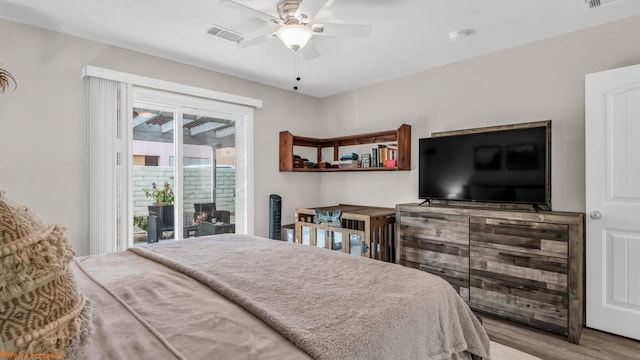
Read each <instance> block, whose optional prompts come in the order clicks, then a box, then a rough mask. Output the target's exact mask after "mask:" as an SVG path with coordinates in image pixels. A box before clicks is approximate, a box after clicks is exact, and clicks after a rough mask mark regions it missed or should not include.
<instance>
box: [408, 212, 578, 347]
mask: <svg viewBox="0 0 640 360" xmlns="http://www.w3.org/2000/svg"><path fill="white" fill-rule="evenodd" d="M583 256H584V214H582V213H566V212H548V211H547V212H533V211H517V210H502V209H483V208H473V207H453V206H426V205H424V206H419V205H418V204H401V205H397V206H396V261H397V262H398V263H399V264H402V265H404V266H409V267H413V268H416V269H420V270H423V271H427V272H429V273H432V274H436V275H439V276H441V277H442V278H444V279H445V280H447V281H448V282H449V283H451V285H452V286H453V287H454V288H455V289H456V290H457V291H458V293H459V294H460V296H461V297H462V298H463V299H465V300H466V301H467V302H468V304H469V306H470V307H471V308H472V309H473V310H476V311H481V312H486V313H490V314H493V315H497V316H500V317H503V318H507V319H510V320H514V321H518V322H521V323H523V324H527V325H530V326H534V327H537V328H540V329H544V330H548V331H553V332H556V333H559V334H562V335H564V336H566V337H567V338H568V340H569V341H571V342H573V343H576V344H577V343H579V341H580V336H581V334H582V324H583V317H584V315H583V314H584V307H583V292H584V290H583V282H584V279H583V272H584V260H583Z"/></svg>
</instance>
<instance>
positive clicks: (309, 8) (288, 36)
mask: <svg viewBox="0 0 640 360" xmlns="http://www.w3.org/2000/svg"><path fill="white" fill-rule="evenodd" d="M333 1H335V0H279V2H278V4H277V7H276V8H277V10H278V16H279V17H275V16H272V15H270V14H267V13H265V12H262V11H260V10H256V9H254V8H252V7H249V6H246V5H243V4H241V3H239V2H237V1H234V0H219V3H220V4H221V5H224V6H227V7H229V8H232V9H235V10H238V11H241V12H244V13H246V14H249V15H252V16H254V17H257V18H259V19H261V20H264V21H267V22H269V23H271V24H274V25H276V28H275V29H273V28H272V29H270V30H269V32H268V33H266V34H262V35H259V36H257V37H254V38H252V39H248V40H243V41H241V42H239V45H240V46H242V47H248V46H252V45H256V44H259V43H261V42H263V41H266V40H268V39H271V38H274V37H277V38H279V39H280V40H281V41H282V42H283V43H284V44H285V45H286V46H287V47H288V48H289V49H291V50H293V51H299V50H300V52H301V53H302V55H303V56H304V57H305V58H306V59H307V60H311V59H314V58H316V57H318V56H319V55H320V53H319V52H318V49H317V48H316V47H315V46H314V45H313V42H309V40H310V39H311V38H312V37H314V36H316V35H322V36H346V37H355V38H367V37H369V35H371V29H372V27H371V25H356V24H320V23H314V22H313V18H314V17H315V16H316V14H317V13H318V12H319V11H320V10H321V9H322V8H323V7H325V5H327V3H329V2H333ZM274 30H275V31H274Z"/></svg>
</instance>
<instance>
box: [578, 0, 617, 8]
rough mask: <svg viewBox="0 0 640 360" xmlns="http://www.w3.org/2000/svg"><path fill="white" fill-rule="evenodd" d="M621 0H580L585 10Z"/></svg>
mask: <svg viewBox="0 0 640 360" xmlns="http://www.w3.org/2000/svg"><path fill="white" fill-rule="evenodd" d="M617 1H620V0H580V2H581V3H582V7H584V9H585V10H591V9H596V8H599V7H601V6H602V5H607V4H611V3H613V2H617Z"/></svg>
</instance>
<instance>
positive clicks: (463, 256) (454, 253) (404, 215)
mask: <svg viewBox="0 0 640 360" xmlns="http://www.w3.org/2000/svg"><path fill="white" fill-rule="evenodd" d="M400 217H401V219H400V226H399V227H398V232H399V234H400V236H401V237H402V239H403V240H402V241H403V244H402V247H400V249H399V251H400V253H399V263H400V264H401V265H405V266H408V267H412V268H415V269H420V270H423V271H427V272H429V273H432V274H435V275H438V276H440V277H442V278H443V279H445V280H447V281H448V282H449V283H450V284H451V285H452V286H453V287H454V288H455V289H456V291H457V292H458V293H459V294H460V296H461V297H462V298H463V299H465V300H469V217H467V216H456V215H440V214H429V213H417V212H401V213H400Z"/></svg>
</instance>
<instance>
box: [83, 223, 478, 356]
mask: <svg viewBox="0 0 640 360" xmlns="http://www.w3.org/2000/svg"><path fill="white" fill-rule="evenodd" d="M149 260H153V261H149ZM80 264H81V267H82V268H83V270H84V271H77V272H78V273H79V275H80V276H81V277H82V276H84V278H82V279H81V280H79V282H80V283H81V286H83V287H87V288H92V291H94V292H96V293H98V294H102V295H101V296H102V297H103V298H104V300H106V301H107V302H109V301H111V305H110V306H111V308H113V309H115V308H118V307H119V308H121V310H126V313H128V314H130V315H128V316H129V317H131V318H135V321H133V320H132V319H126V320H123V321H133V322H134V323H135V322H137V327H136V326H134V325H132V328H130V329H129V328H128V329H129V330H127V331H131V332H134V333H136V334H139V335H138V336H122V337H123V338H124V340H122V341H124V342H125V343H126V342H131V341H133V340H132V339H135V338H137V337H139V338H140V339H139V340H136V341H141V342H143V343H142V344H134V345H135V346H132V347H131V346H130V348H133V349H138V350H134V352H135V351H139V352H142V354H140V353H138V354H124V353H123V354H119V355H122V356H123V357H121V356H114V357H109V356H104V355H103V354H102V355H100V354H99V353H100V351H101V350H104V348H105V346H104V345H105V344H107V345H108V344H111V345H113V344H117V343H118V341H121V340H118V339H106V338H97V339H96V341H95V342H94V343H93V344H92V347H89V348H87V349H86V354H91V355H95V356H91V358H124V356H126V357H136V355H137V357H138V358H140V357H141V356H142V357H143V358H147V357H150V358H151V357H152V358H187V359H207V358H220V359H227V358H228V359H244V358H246V359H304V358H308V357H309V356H311V357H312V358H316V359H434V360H438V359H457V358H458V357H459V356H463V354H466V353H467V352H471V353H474V354H477V355H480V356H483V357H484V358H486V359H489V339H488V337H487V335H486V333H485V332H484V330H483V329H482V326H481V325H480V323H479V322H478V320H477V319H476V318H475V316H474V315H473V313H472V312H471V311H470V310H469V308H468V307H467V305H466V304H465V303H464V302H463V301H462V300H461V299H460V297H459V296H458V295H457V294H456V292H455V291H454V290H453V288H451V286H450V285H449V284H448V283H447V282H445V281H443V280H441V279H440V278H438V277H435V276H431V275H429V274H426V273H424V272H421V271H417V270H413V269H409V268H405V267H402V266H399V265H395V264H389V263H384V262H380V261H374V260H369V259H364V258H357V257H351V256H349V255H343V254H338V253H334V252H331V251H328V250H326V249H318V248H313V247H307V246H302V245H297V244H290V243H284V242H278V241H272V240H266V239H262V238H257V237H252V236H243V235H231V234H229V235H215V236H210V237H206V238H196V239H190V240H182V241H174V242H167V243H161V244H154V245H150V246H145V247H139V248H132V249H130V251H127V252H123V253H119V254H109V255H104V256H96V257H88V258H84V259H82V260H81V261H80ZM87 274H89V275H90V278H89V277H87ZM194 279H195V280H197V281H194ZM97 284H99V286H98V285H97ZM105 294H108V295H109V296H107V295H105ZM88 296H89V297H90V298H92V295H91V294H88ZM93 297H95V295H93ZM109 297H111V299H109ZM92 300H93V298H92ZM229 300H230V301H229ZM245 310H246V311H245ZM112 313H115V310H113V311H111V313H110V314H112ZM98 316H99V315H98ZM124 317H125V318H126V317H127V315H126V314H125V315H124ZM120 326H122V325H120ZM274 329H275V331H274ZM125 332H126V331H125ZM105 336H106V335H105ZM147 336H149V337H151V338H153V339H151V340H142V339H145V338H147ZM107 337H108V336H107ZM147 343H149V344H147ZM293 344H295V346H294V345H293ZM146 345H149V346H151V347H152V348H153V350H149V349H148V348H147V347H145V346H146ZM122 348H123V347H122V346H118V350H119V351H121V352H122V351H124V350H123V349H122ZM148 351H158V352H159V354H158V355H156V354H154V355H153V356H144V355H150V354H149V353H147V352H148ZM98 355H100V356H98ZM101 356H102V357H101Z"/></svg>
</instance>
